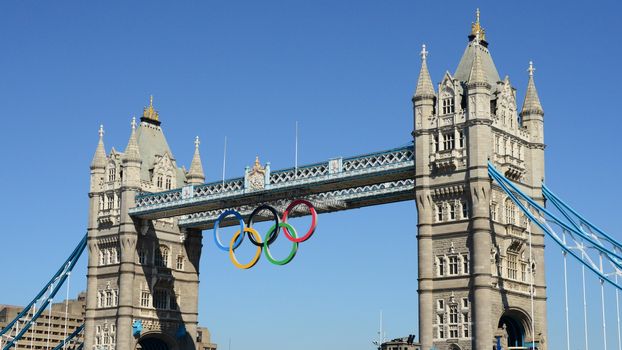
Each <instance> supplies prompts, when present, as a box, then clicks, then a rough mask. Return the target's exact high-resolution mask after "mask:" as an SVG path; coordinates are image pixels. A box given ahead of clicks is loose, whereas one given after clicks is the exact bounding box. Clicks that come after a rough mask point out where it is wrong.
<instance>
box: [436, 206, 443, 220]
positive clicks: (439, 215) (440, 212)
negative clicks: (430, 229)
mask: <svg viewBox="0 0 622 350" xmlns="http://www.w3.org/2000/svg"><path fill="white" fill-rule="evenodd" d="M436 221H438V222H442V221H443V205H442V204H437V205H436Z"/></svg>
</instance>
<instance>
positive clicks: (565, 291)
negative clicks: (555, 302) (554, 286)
mask: <svg viewBox="0 0 622 350" xmlns="http://www.w3.org/2000/svg"><path fill="white" fill-rule="evenodd" d="M563 240H564V244H566V232H564V233H563ZM566 254H567V253H566V251H565V250H563V249H562V255H563V256H564V311H565V314H566V350H570V321H569V320H568V268H567V265H566V260H567V258H566Z"/></svg>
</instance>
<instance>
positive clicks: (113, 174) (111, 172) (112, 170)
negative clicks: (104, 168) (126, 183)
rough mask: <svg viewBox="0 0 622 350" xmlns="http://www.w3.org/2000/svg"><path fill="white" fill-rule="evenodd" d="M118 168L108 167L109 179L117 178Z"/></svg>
mask: <svg viewBox="0 0 622 350" xmlns="http://www.w3.org/2000/svg"><path fill="white" fill-rule="evenodd" d="M116 175H117V173H116V170H115V168H112V167H111V168H108V181H114V180H115V178H116Z"/></svg>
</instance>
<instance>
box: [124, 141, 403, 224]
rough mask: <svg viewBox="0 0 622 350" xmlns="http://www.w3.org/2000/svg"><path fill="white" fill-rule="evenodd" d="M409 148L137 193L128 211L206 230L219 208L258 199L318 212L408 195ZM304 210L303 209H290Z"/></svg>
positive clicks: (243, 208) (241, 206)
mask: <svg viewBox="0 0 622 350" xmlns="http://www.w3.org/2000/svg"><path fill="white" fill-rule="evenodd" d="M414 170H415V162H414V151H413V146H412V145H410V146H405V147H400V148H395V149H390V150H386V151H381V152H376V153H370V154H365V155H361V156H356V157H351V158H333V159H330V160H328V161H326V162H323V163H317V164H311V165H305V166H301V167H298V168H289V169H284V170H278V171H273V172H271V171H270V168H269V166H266V168H262V169H261V180H263V183H258V182H257V181H256V180H257V178H256V177H255V178H254V179H253V180H254V181H249V180H251V177H252V176H253V175H251V174H252V172H251V171H249V169H247V170H246V173H245V176H244V177H240V178H235V179H230V180H226V181H219V182H212V183H207V184H203V185H194V186H192V185H190V186H185V187H183V188H179V189H174V190H170V191H165V192H157V193H140V194H138V195H137V196H136V206H135V207H134V208H132V209H131V210H130V211H129V213H130V215H131V216H132V217H135V218H141V219H161V218H168V217H176V216H182V217H181V218H180V220H179V225H180V226H182V227H195V228H202V229H206V228H209V227H211V226H212V223H213V221H214V220H215V219H216V218H217V216H218V215H219V214H220V212H222V211H223V210H225V209H229V208H236V209H237V210H238V211H240V212H241V213H242V214H243V215H244V214H246V212H247V211H248V213H250V211H251V210H252V208H253V207H255V206H256V205H257V204H259V203H270V204H272V205H274V206H277V207H281V206H284V205H286V204H287V203H286V202H288V201H290V200H292V199H295V198H305V199H308V200H310V201H311V202H312V203H313V204H314V205H315V206H316V209H317V210H318V212H330V211H337V210H344V209H351V208H356V207H363V206H369V205H376V204H381V203H389V202H396V201H403V200H411V199H414ZM293 214H294V216H296V215H305V212H302V211H301V212H294V213H293Z"/></svg>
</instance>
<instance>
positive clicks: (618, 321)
mask: <svg viewBox="0 0 622 350" xmlns="http://www.w3.org/2000/svg"><path fill="white" fill-rule="evenodd" d="M615 274H616V275H615V279H616V283H618V270H617V269H616V272H615ZM618 292H619V291H618V290H617V289H616V319H617V323H618V350H622V341H621V340H622V339H621V338H620V299H619V298H618V294H619V293H618Z"/></svg>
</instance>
